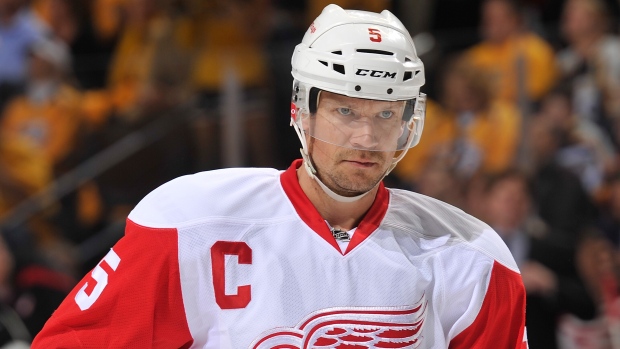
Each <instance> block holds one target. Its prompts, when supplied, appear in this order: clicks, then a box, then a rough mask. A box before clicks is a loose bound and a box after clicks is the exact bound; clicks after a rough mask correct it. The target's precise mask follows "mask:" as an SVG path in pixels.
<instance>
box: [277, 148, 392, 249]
mask: <svg viewBox="0 0 620 349" xmlns="http://www.w3.org/2000/svg"><path fill="white" fill-rule="evenodd" d="M302 161H303V160H301V159H298V160H295V161H293V163H292V164H291V166H290V167H289V168H288V169H287V170H286V171H284V172H283V173H282V175H281V176H280V182H281V183H282V188H283V189H284V192H285V193H286V195H287V196H288V199H289V200H290V201H291V203H292V204H293V206H294V207H295V211H297V214H298V215H299V217H300V218H301V219H302V220H303V221H304V223H306V225H308V226H309V227H310V229H312V230H314V231H315V232H316V233H317V234H319V236H320V237H322V238H323V240H325V241H327V243H328V244H330V245H332V247H333V248H335V249H336V250H337V251H338V252H340V253H342V252H341V251H340V247H338V243H337V242H336V240H335V239H334V237H333V236H332V234H331V232H330V230H329V227H328V226H327V223H326V222H325V220H324V219H323V217H321V215H320V214H319V212H318V211H317V210H316V208H315V207H314V205H312V202H310V199H308V196H306V193H304V191H303V190H302V189H301V186H300V185H299V180H298V179H297V169H298V168H299V167H300V166H301V165H302ZM389 196H390V195H389V193H388V190H387V189H386V188H385V186H384V185H383V182H382V183H380V184H379V190H378V191H377V196H376V197H375V201H374V202H373V203H372V206H371V207H370V209H369V210H368V212H366V215H365V216H364V218H363V219H362V221H361V222H360V224H359V226H358V227H357V230H356V231H355V234H353V238H352V239H351V241H350V242H349V246H348V247H347V250H346V251H345V253H344V254H345V255H346V254H347V253H349V252H350V251H351V250H353V249H354V248H355V247H356V246H357V245H359V244H361V243H362V242H363V241H364V240H366V238H367V237H368V236H370V234H372V232H373V231H375V230H376V229H377V227H378V226H379V224H381V221H382V220H383V217H385V213H386V212H387V208H388V203H389Z"/></svg>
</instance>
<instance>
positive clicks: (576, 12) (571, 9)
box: [557, 0, 620, 146]
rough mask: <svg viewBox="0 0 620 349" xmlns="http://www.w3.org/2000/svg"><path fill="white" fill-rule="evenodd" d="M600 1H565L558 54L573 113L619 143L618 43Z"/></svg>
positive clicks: (619, 88) (619, 84)
mask: <svg viewBox="0 0 620 349" xmlns="http://www.w3.org/2000/svg"><path fill="white" fill-rule="evenodd" d="M608 15H609V13H608V9H607V7H606V5H605V2H604V1H602V0H568V1H566V3H565V6H564V12H563V15H562V23H561V29H562V32H563V34H564V37H565V38H566V41H567V42H568V47H567V48H566V49H564V50H562V51H560V52H559V53H558V58H557V60H558V63H559V66H560V69H561V72H562V76H563V77H564V78H565V79H567V80H568V81H570V83H571V85H572V88H573V95H574V98H573V104H574V109H575V111H576V113H577V114H578V115H579V116H581V117H584V118H588V119H590V120H593V121H594V122H596V123H597V124H599V125H600V126H601V128H602V129H603V130H606V131H607V132H609V133H610V135H611V136H612V140H613V141H614V142H615V144H616V146H618V144H619V142H618V141H619V137H618V131H617V128H618V122H617V120H618V118H620V98H618V97H619V96H620V55H619V54H618V52H620V40H619V39H618V38H617V37H616V36H614V35H611V34H610V33H609V29H610V24H611V23H610V21H609V17H608Z"/></svg>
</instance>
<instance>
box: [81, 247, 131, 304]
mask: <svg viewBox="0 0 620 349" xmlns="http://www.w3.org/2000/svg"><path fill="white" fill-rule="evenodd" d="M102 262H106V263H107V264H108V265H109V266H110V268H112V270H114V271H115V270H116V268H118V264H119V263H120V262H121V258H120V257H119V256H118V255H117V254H116V252H114V250H112V249H110V252H108V254H106V255H105V257H103V260H101V262H99V263H98V264H97V266H96V267H95V269H93V272H92V273H91V274H90V275H91V276H92V278H93V279H94V280H95V281H96V282H97V283H96V284H95V288H94V289H93V291H92V292H91V293H90V294H86V288H87V287H88V282H87V283H85V284H84V286H82V288H81V289H80V290H79V291H78V293H77V294H76V295H75V303H77V305H78V307H80V309H81V310H82V311H84V310H86V309H88V308H90V307H91V306H92V305H93V304H94V303H95V301H96V300H97V298H99V296H101V292H103V289H104V288H105V287H106V286H107V285H108V273H107V272H106V271H105V270H103V268H102V267H101V263H102Z"/></svg>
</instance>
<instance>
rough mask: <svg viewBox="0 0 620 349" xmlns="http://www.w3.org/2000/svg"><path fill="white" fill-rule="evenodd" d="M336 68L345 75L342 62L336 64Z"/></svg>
mask: <svg viewBox="0 0 620 349" xmlns="http://www.w3.org/2000/svg"><path fill="white" fill-rule="evenodd" d="M334 70H335V71H337V72H338V73H340V74H343V75H344V65H342V64H334Z"/></svg>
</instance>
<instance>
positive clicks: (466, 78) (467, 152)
mask: <svg viewBox="0 0 620 349" xmlns="http://www.w3.org/2000/svg"><path fill="white" fill-rule="evenodd" d="M440 94H441V105H437V104H435V103H433V102H429V103H428V106H427V116H426V120H425V125H424V133H423V136H422V139H421V141H420V143H419V144H418V145H417V146H416V147H415V148H414V149H411V150H410V151H409V152H408V153H407V155H405V158H404V159H403V160H402V161H401V162H400V163H399V164H398V166H397V167H396V174H397V175H399V177H400V178H401V179H403V180H404V181H408V182H410V183H414V184H415V182H416V181H417V180H418V177H419V175H420V173H421V171H422V169H424V168H425V167H426V166H428V165H429V164H432V163H438V162H439V163H442V162H443V163H444V164H445V166H448V167H449V168H450V169H451V170H450V171H452V173H454V174H455V175H456V176H457V177H458V178H459V179H467V178H470V177H471V176H472V175H473V174H474V173H476V172H477V171H483V172H496V171H501V170H503V169H506V168H507V167H509V166H511V165H512V162H513V160H514V157H515V151H516V147H517V142H518V140H519V135H520V127H521V126H520V124H521V119H520V116H519V113H518V111H517V110H516V108H515V107H514V106H513V105H512V104H508V103H505V102H503V101H500V100H494V99H493V98H492V95H491V86H490V84H489V81H488V80H487V79H485V75H484V74H483V73H482V72H481V71H480V70H479V69H477V68H475V67H474V66H472V65H471V64H470V63H469V61H468V60H466V59H463V58H457V59H455V60H453V61H452V62H451V63H449V64H446V65H445V67H444V78H443V79H442V83H441V93H440Z"/></svg>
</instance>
